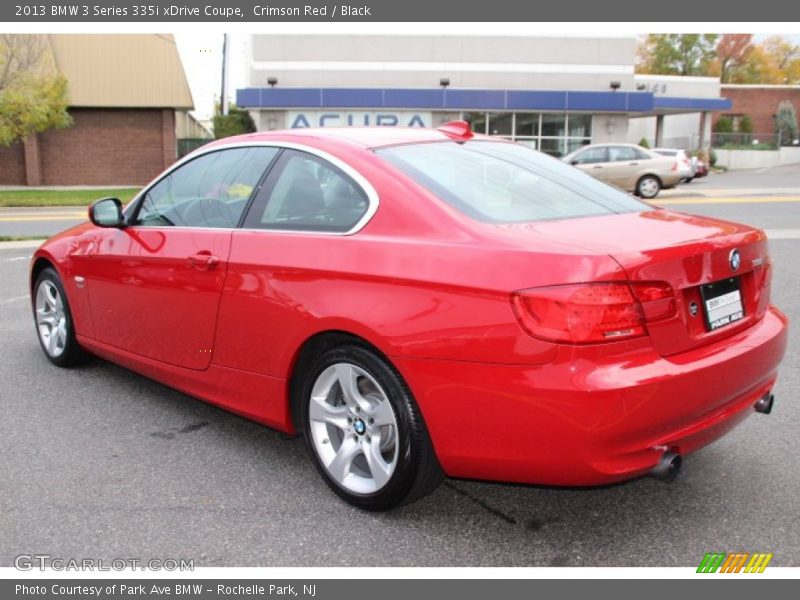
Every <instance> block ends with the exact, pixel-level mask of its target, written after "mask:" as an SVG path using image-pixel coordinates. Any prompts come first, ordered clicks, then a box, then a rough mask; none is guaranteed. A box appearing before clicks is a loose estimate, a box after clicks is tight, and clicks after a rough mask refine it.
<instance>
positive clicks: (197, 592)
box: [0, 574, 796, 600]
mask: <svg viewBox="0 0 800 600" xmlns="http://www.w3.org/2000/svg"><path fill="white" fill-rule="evenodd" d="M698 579H704V580H711V579H713V580H714V581H715V583H714V585H713V589H712V587H711V586H709V585H708V584H699V585H700V587H701V589H702V588H705V590H706V591H707V593H708V594H709V595H713V596H719V595H723V594H724V597H725V598H729V599H735V598H749V597H753V596H755V595H756V594H757V595H758V596H759V597H765V596H764V594H770V593H774V594H775V595H774V596H772V597H786V598H788V597H793V596H794V594H792V595H791V596H790V595H789V590H790V587H789V586H792V587H793V588H795V589H794V590H793V591H796V582H795V581H791V580H780V579H773V578H770V579H760V580H756V579H754V578H747V579H745V578H744V577H736V576H730V577H725V576H720V575H718V574H710V575H709V574H707V575H698V576H697V578H696V579H671V580H661V581H658V580H648V579H629V580H612V579H602V580H589V579H581V580H554V579H505V580H471V579H459V580H452V579H448V580H427V579H394V580H391V579H389V580H386V579H359V578H357V577H356V578H354V579H349V580H345V579H320V580H298V579H287V580H246V579H243V580H210V579H206V580H196V579H184V580H169V579H150V580H145V579H139V580H136V579H94V580H78V579H66V578H65V579H61V580H54V579H40V580H32V579H25V580H4V581H0V597H2V598H4V599H5V600H10V599H12V598H13V599H14V600H89V599H92V598H95V599H100V600H123V599H126V600H130V599H132V598H136V599H144V598H146V599H147V600H163V599H165V598H167V599H171V600H174V599H175V598H180V599H183V600H186V599H190V600H234V599H235V600H264V599H266V598H271V599H276V600H278V599H287V600H291V599H295V598H296V599H298V600H353V599H354V598H365V597H366V598H372V597H374V598H380V600H408V599H409V598H458V600H486V599H487V598H497V599H501V598H560V597H564V596H566V597H570V598H598V597H600V598H603V597H611V595H612V594H614V596H615V597H620V596H621V597H623V598H647V599H648V600H662V599H663V600H674V599H675V598H676V597H687V594H691V593H692V592H695V593H696V592H697V591H698V583H699V582H698ZM781 592H786V594H785V595H778V594H781ZM688 597H694V596H691V595H690V596H688ZM697 597H699V596H697Z"/></svg>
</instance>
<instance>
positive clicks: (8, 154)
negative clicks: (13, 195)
mask: <svg viewBox="0 0 800 600" xmlns="http://www.w3.org/2000/svg"><path fill="white" fill-rule="evenodd" d="M0 185H25V148H24V147H23V146H22V144H21V143H17V144H11V146H8V147H6V146H0Z"/></svg>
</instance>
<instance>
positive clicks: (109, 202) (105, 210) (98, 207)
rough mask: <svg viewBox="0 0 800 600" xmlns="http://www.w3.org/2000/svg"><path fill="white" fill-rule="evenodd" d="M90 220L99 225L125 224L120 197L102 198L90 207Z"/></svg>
mask: <svg viewBox="0 0 800 600" xmlns="http://www.w3.org/2000/svg"><path fill="white" fill-rule="evenodd" d="M89 220H90V221H91V222H92V223H94V224H95V225H97V226H98V227H118V228H122V227H124V226H125V217H124V215H123V214H122V202H120V200H119V198H100V200H95V201H94V202H93V203H92V205H91V206H90V207H89Z"/></svg>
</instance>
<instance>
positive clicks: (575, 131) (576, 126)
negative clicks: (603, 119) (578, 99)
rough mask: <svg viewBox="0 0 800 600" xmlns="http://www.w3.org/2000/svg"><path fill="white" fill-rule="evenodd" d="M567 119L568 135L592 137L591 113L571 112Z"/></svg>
mask: <svg viewBox="0 0 800 600" xmlns="http://www.w3.org/2000/svg"><path fill="white" fill-rule="evenodd" d="M567 118H568V119H569V137H581V138H586V137H592V115H581V114H571V115H569V116H568V117H567Z"/></svg>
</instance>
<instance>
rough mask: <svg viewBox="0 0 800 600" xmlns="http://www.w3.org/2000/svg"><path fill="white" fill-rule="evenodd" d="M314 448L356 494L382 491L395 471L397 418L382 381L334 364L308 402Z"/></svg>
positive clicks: (331, 471) (357, 369)
mask: <svg viewBox="0 0 800 600" xmlns="http://www.w3.org/2000/svg"><path fill="white" fill-rule="evenodd" d="M308 418H309V421H310V423H309V425H310V429H311V437H312V441H313V445H314V450H315V451H316V453H317V456H318V457H319V459H320V461H321V462H322V464H323V465H324V467H325V469H326V470H327V471H328V473H329V474H330V475H331V477H333V479H335V480H336V481H337V482H338V483H339V485H341V486H342V487H343V488H345V489H347V490H349V491H351V492H355V493H357V494H371V493H374V492H377V491H378V490H380V489H382V488H383V487H384V486H385V485H386V484H387V483H388V482H389V480H390V479H391V477H392V475H393V474H394V471H395V468H396V467H397V458H398V455H399V444H398V439H397V438H398V428H397V417H396V416H395V414H394V409H393V408H392V404H391V402H389V398H388V397H387V396H386V393H385V392H384V391H383V390H382V389H381V386H380V385H378V382H377V381H375V379H374V378H373V377H372V376H371V375H370V374H369V373H367V372H366V371H365V370H364V369H362V368H361V367H357V366H356V365H353V364H350V363H336V364H334V365H331V366H330V367H328V368H327V369H325V370H324V371H323V372H322V373H320V375H319V377H317V380H316V381H315V382H314V387H313V388H312V390H311V398H310V399H309V406H308Z"/></svg>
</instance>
